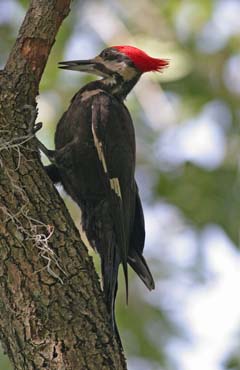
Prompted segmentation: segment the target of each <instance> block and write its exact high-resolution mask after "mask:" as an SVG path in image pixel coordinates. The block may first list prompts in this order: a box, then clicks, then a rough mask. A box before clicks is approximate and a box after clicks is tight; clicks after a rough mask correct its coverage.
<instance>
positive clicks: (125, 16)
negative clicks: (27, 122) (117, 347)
mask: <svg viewBox="0 0 240 370" xmlns="http://www.w3.org/2000/svg"><path fill="white" fill-rule="evenodd" d="M28 3H29V2H28V1H20V0H19V1H17V0H0V38H1V42H0V67H1V66H2V67H3V66H4V64H5V62H6V59H7V56H8V53H9V51H10V49H11V47H12V45H13V42H14V39H15V37H16V35H17V31H18V28H19V26H20V24H21V21H22V19H23V17H24V14H25V11H26V7H27V6H28ZM239 14H240V1H239V0H215V1H210V0H201V1H194V0H183V1H181V0H179V1H177V0H172V1H167V0H139V1H136V0H135V1H131V2H129V1H126V0H118V1H117V0H115V1H114V0H105V1H92V0H88V1H78V0H75V1H74V2H73V4H72V12H71V14H70V15H69V17H68V18H67V20H66V21H65V22H64V24H63V26H62V28H61V30H60V32H59V34H58V36H57V40H56V43H55V45H54V48H53V51H52V53H51V56H50V59H49V63H48V65H47V68H46V70H45V73H44V76H43V79H42V83H41V89H40V96H39V99H38V102H39V121H42V122H44V128H43V129H42V131H41V133H40V135H39V137H40V138H41V140H42V141H44V142H45V144H46V145H47V146H48V147H52V148H53V135H54V131H55V126H56V123H57V121H58V119H59V118H60V116H61V114H62V113H63V112H64V110H65V109H66V108H67V106H68V104H69V101H70V99H71V97H72V95H73V94H74V93H75V92H76V91H77V90H78V89H79V88H80V87H81V86H82V85H83V84H85V83H86V82H88V81H90V80H91V79H92V78H93V77H92V76H88V75H85V74H81V73H77V72H67V71H59V70H58V69H57V62H58V61H61V60H71V59H84V58H89V57H92V56H94V55H96V54H98V53H99V52H100V51H101V50H102V49H103V48H104V47H105V46H110V45H117V44H130V45H134V46H137V47H139V48H142V49H144V50H145V51H146V52H148V53H149V54H151V55H152V56H156V57H165V58H169V59H170V62H171V63H170V68H169V69H168V70H167V71H164V73H163V74H158V73H152V74H149V75H146V76H143V78H142V79H141V81H140V82H139V83H138V85H137V86H136V88H135V89H134V92H133V93H131V94H130V95H129V96H128V98H127V101H126V104H127V106H128V107H129V109H130V112H131V114H132V116H133V119H134V123H135V128H136V136H137V160H138V163H137V171H136V178H137V181H138V184H139V188H140V193H141V197H142V199H143V204H144V211H145V218H146V232H147V240H146V249H145V255H146V258H147V259H148V261H149V265H150V267H151V269H152V271H153V274H154V277H155V280H156V290H155V291H153V292H151V293H149V292H148V291H146V289H145V288H144V286H143V285H142V283H141V282H140V281H139V280H138V279H137V278H136V277H135V276H134V274H131V284H130V299H129V305H128V306H126V305H125V295H124V284H120V285H121V288H120V291H119V295H118V300H117V321H118V323H119V329H120V333H121V336H122V339H123V343H124V347H125V349H126V356H127V358H128V366H129V370H162V369H163V370H193V369H194V370H200V369H201V370H203V369H204V370H223V369H232V370H236V369H240V353H239V332H240V330H239V329H240V328H239V326H240V302H239V299H238V292H239V288H238V287H239V283H240V256H239V235H240V234H239V231H240V230H239V216H240V198H239V190H240V183H239V182H240V174H239V166H240V157H239V140H240V137H239V127H240V125H239V123H240V122H239V121H240V109H239V97H240V73H239V71H240V50H239V46H240V25H239ZM59 191H60V193H61V195H62V196H63V197H64V198H65V200H66V203H67V205H68V207H69V209H70V211H71V213H72V215H73V217H74V219H75V221H76V224H78V210H77V207H76V206H75V205H74V204H73V203H72V202H71V200H70V199H69V198H68V197H66V195H65V194H64V193H63V191H62V189H61V188H59ZM94 258H95V259H96V257H94ZM0 369H1V370H2V369H3V370H8V369H11V366H10V365H8V360H7V358H6V356H4V355H1V358H0Z"/></svg>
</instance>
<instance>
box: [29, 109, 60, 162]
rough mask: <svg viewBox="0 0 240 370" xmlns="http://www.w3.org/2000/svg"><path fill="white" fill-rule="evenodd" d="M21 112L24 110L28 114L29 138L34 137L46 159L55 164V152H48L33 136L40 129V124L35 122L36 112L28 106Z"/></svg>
mask: <svg viewBox="0 0 240 370" xmlns="http://www.w3.org/2000/svg"><path fill="white" fill-rule="evenodd" d="M22 110H26V111H29V112H30V120H29V129H28V133H29V136H30V137H34V138H35V140H36V141H37V145H38V148H39V149H40V150H41V151H42V152H43V153H44V154H45V155H46V156H47V157H48V159H49V160H50V161H51V162H53V163H54V162H55V150H49V149H47V148H46V147H45V145H44V144H43V143H42V142H41V141H40V140H39V139H38V138H37V137H36V136H35V135H36V132H38V131H39V130H40V129H41V128H42V122H37V123H35V121H36V118H37V114H38V110H37V109H36V108H35V107H34V106H32V105H29V104H25V105H24V107H23V108H22Z"/></svg>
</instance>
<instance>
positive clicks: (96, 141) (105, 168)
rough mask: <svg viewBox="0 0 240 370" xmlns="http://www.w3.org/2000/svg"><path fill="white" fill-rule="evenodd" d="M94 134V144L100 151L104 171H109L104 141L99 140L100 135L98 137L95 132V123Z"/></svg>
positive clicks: (99, 156)
mask: <svg viewBox="0 0 240 370" xmlns="http://www.w3.org/2000/svg"><path fill="white" fill-rule="evenodd" d="M92 134H93V140H94V145H95V147H96V149H97V153H98V158H99V160H100V162H101V163H102V166H103V169H104V172H105V173H107V165H106V160H105V156H104V153H103V148H102V143H101V141H100V140H98V137H97V134H96V132H95V129H94V127H93V125H92Z"/></svg>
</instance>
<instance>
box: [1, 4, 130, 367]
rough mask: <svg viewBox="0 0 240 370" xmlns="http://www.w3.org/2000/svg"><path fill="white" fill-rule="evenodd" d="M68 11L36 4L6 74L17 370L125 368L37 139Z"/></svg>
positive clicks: (4, 196) (11, 320)
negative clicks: (40, 100)
mask: <svg viewBox="0 0 240 370" xmlns="http://www.w3.org/2000/svg"><path fill="white" fill-rule="evenodd" d="M69 9H70V0H32V1H31V4H30V7H29V10H28V12H27V14H26V17H25V20H24V22H23V24H22V26H21V29H20V31H19V36H18V38H17V41H16V44H15V46H14V48H13V50H12V52H11V54H10V57H9V59H8V62H7V64H6V67H5V69H4V70H3V71H1V72H0V133H1V139H0V237H1V239H0V240H1V246H0V258H1V263H0V334H1V340H2V344H3V347H4V349H5V351H6V352H7V354H8V356H9V358H10V359H11V361H12V363H13V364H14V368H15V369H19V370H20V369H21V370H23V369H24V370H25V369H26V370H30V369H51V370H55V369H58V370H60V369H61V370H63V369H64V370H65V369H66V370H70V369H71V370H78V369H84V370H86V369H94V370H96V369H111V370H112V369H117V370H121V369H126V364H125V359H124V356H123V353H122V351H121V348H120V346H119V345H118V343H117V342H116V340H115V339H114V338H113V336H112V334H111V329H110V326H109V324H108V322H109V317H108V314H107V311H106V307H105V304H104V301H103V296H102V293H101V289H100V284H99V281H98V278H97V274H96V273H95V271H94V267H93V264H92V260H91V258H90V257H89V256H88V254H87V251H86V248H85V247H84V245H83V244H82V242H81V240H80V237H79V233H78V231H77V229H76V227H75V226H74V223H73V221H72V219H71V217H70V215H69V213H68V211H67V210H66V208H65V206H64V203H63V201H62V200H61V198H60V197H59V195H58V193H57V191H56V190H55V188H54V186H53V184H52V183H51V181H50V180H49V179H48V177H47V176H46V174H45V172H44V169H43V166H42V164H41V162H40V160H39V153H38V152H37V150H36V149H35V147H34V139H33V140H31V136H30V135H29V134H28V126H29V124H30V121H31V118H33V117H31V114H30V113H31V110H29V109H28V106H29V105H30V106H35V105H36V103H35V98H36V95H37V94H38V87H39V82H40V79H41V75H42V73H43V70H44V67H45V64H46V62H47V59H48V55H49V53H50V50H51V47H52V45H53V43H54V39H55V36H56V34H57V31H58V29H59V27H60V25H61V23H62V21H63V19H64V18H65V16H66V15H67V14H68V12H69ZM26 105H28V106H26Z"/></svg>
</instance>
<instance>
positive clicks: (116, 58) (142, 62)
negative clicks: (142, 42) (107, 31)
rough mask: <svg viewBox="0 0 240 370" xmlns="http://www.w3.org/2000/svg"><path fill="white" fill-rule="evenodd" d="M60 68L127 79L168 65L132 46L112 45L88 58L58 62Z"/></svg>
mask: <svg viewBox="0 0 240 370" xmlns="http://www.w3.org/2000/svg"><path fill="white" fill-rule="evenodd" d="M59 64H60V68H63V69H69V70H75V71H81V72H88V73H92V74H95V75H97V76H101V77H103V78H109V77H110V78H114V77H118V78H121V79H122V80H124V81H129V80H132V79H135V78H136V77H138V78H139V77H140V76H141V74H142V73H145V72H151V71H153V72H161V71H162V70H163V69H164V68H166V67H167V66H168V65H169V61H168V60H166V59H158V58H153V57H150V56H149V55H148V54H146V53H145V52H144V51H142V50H140V49H138V48H136V47H134V46H126V45H122V46H112V47H109V48H106V49H104V50H103V51H102V52H101V53H100V54H99V55H98V56H96V57H95V58H93V59H89V60H73V61H69V62H60V63H59Z"/></svg>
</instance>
